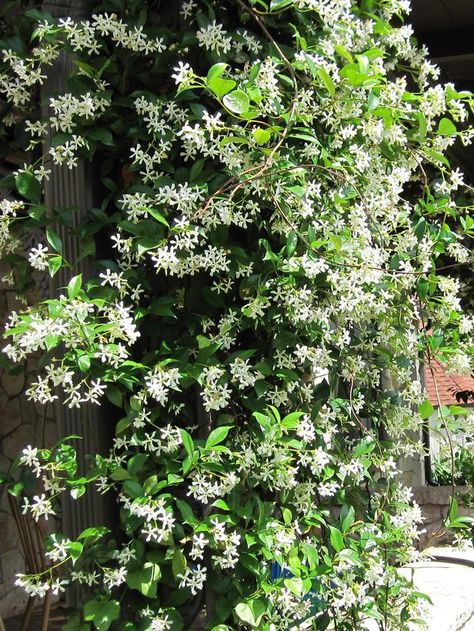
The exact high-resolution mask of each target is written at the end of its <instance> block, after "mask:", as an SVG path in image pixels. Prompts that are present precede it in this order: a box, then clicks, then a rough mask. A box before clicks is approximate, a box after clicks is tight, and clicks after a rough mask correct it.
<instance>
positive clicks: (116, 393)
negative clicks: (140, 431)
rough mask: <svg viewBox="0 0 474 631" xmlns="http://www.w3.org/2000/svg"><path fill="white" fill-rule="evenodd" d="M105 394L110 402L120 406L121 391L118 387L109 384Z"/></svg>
mask: <svg viewBox="0 0 474 631" xmlns="http://www.w3.org/2000/svg"><path fill="white" fill-rule="evenodd" d="M105 394H106V396H107V399H108V400H109V401H110V402H111V403H113V404H114V405H116V406H117V407H118V408H121V407H122V391H121V390H120V388H118V387H117V386H114V385H113V384H111V385H109V387H108V388H107V392H106V393H105Z"/></svg>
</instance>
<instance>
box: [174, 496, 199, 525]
mask: <svg viewBox="0 0 474 631" xmlns="http://www.w3.org/2000/svg"><path fill="white" fill-rule="evenodd" d="M175 502H176V506H177V508H178V510H179V512H180V513H181V517H182V518H183V522H184V523H185V524H197V523H198V519H197V518H196V516H195V515H194V513H193V509H192V508H191V506H190V505H189V504H188V503H187V502H185V501H184V500H178V499H177V500H175Z"/></svg>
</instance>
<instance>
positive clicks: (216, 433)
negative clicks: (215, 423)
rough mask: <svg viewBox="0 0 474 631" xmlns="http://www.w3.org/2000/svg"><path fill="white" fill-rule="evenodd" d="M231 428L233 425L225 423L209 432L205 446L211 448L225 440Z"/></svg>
mask: <svg viewBox="0 0 474 631" xmlns="http://www.w3.org/2000/svg"><path fill="white" fill-rule="evenodd" d="M231 429H232V425H223V426H222V427H216V429H214V430H212V432H211V433H210V434H209V436H208V438H207V440H206V444H205V448H206V449H211V448H212V447H215V446H216V445H218V444H219V443H221V442H222V441H223V440H225V438H226V436H227V434H228V433H229V431H230V430H231Z"/></svg>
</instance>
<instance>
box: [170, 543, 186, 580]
mask: <svg viewBox="0 0 474 631" xmlns="http://www.w3.org/2000/svg"><path fill="white" fill-rule="evenodd" d="M171 567H172V570H173V576H174V578H175V579H176V578H177V577H178V574H183V572H184V570H185V569H186V567H187V563H186V557H185V556H184V554H183V553H182V552H181V550H180V549H179V548H175V551H174V554H173V560H172V562H171Z"/></svg>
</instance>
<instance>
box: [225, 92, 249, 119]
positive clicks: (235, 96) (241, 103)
mask: <svg viewBox="0 0 474 631" xmlns="http://www.w3.org/2000/svg"><path fill="white" fill-rule="evenodd" d="M222 102H223V103H224V105H225V106H226V107H227V109H228V110H230V111H231V112H234V114H243V113H244V112H247V110H248V109H249V107H250V101H249V97H248V96H247V95H246V94H245V92H243V91H242V90H234V91H233V92H231V93H230V94H226V95H225V96H224V98H223V99H222Z"/></svg>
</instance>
